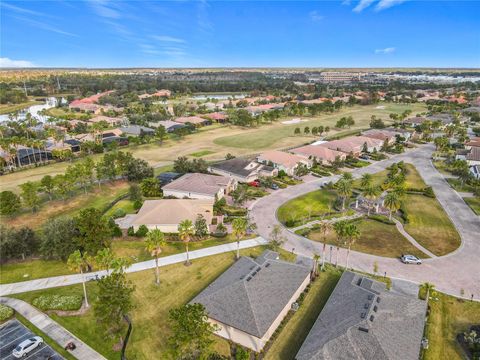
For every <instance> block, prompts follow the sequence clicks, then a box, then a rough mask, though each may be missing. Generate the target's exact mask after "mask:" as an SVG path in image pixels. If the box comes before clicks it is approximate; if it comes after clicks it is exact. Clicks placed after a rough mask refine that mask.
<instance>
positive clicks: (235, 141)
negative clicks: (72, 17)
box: [0, 103, 425, 191]
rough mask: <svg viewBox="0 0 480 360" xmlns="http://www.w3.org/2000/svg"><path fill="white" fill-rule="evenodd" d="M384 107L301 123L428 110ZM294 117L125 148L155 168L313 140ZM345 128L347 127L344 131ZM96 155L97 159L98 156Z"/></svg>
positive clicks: (10, 177)
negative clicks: (177, 161) (182, 159)
mask: <svg viewBox="0 0 480 360" xmlns="http://www.w3.org/2000/svg"><path fill="white" fill-rule="evenodd" d="M384 105H385V109H376V106H375V105H369V106H360V105H358V106H354V107H352V108H346V109H343V110H341V111H339V112H338V113H335V114H324V115H319V116H317V117H315V118H309V121H308V122H306V123H303V125H302V126H310V127H312V126H318V125H324V126H331V127H332V128H333V126H334V125H335V122H336V121H337V120H338V119H339V118H340V117H342V116H348V115H352V116H353V118H354V119H355V122H356V124H355V126H354V127H352V129H351V130H355V129H357V130H358V129H359V128H368V124H369V122H370V117H371V115H377V116H380V117H382V118H383V119H384V120H385V121H387V122H388V114H390V113H391V112H396V113H400V112H402V111H404V110H406V109H412V110H413V113H414V114H415V113H417V112H422V111H424V110H425V107H424V105H423V104H411V105H403V104H389V103H387V104H384ZM291 118H293V116H291V117H288V118H283V119H280V120H279V121H277V122H275V123H273V124H271V125H263V126H261V127H259V128H252V129H244V128H239V127H236V126H230V125H217V124H216V125H212V126H206V127H204V128H201V129H200V131H199V132H198V133H196V134H192V135H188V136H185V137H184V138H181V139H180V138H171V139H168V140H166V141H165V142H164V143H163V144H162V145H159V144H158V143H153V142H152V143H150V144H145V145H138V146H131V147H127V148H124V149H125V150H128V151H130V152H132V154H133V155H134V156H136V157H139V158H141V159H144V160H146V161H148V162H149V163H150V164H151V165H153V166H155V167H162V166H167V165H170V164H172V162H173V161H174V160H175V159H176V158H178V157H179V156H192V155H191V154H194V153H197V152H198V151H199V149H201V151H208V152H209V153H208V155H203V156H202V158H203V159H205V160H207V161H212V160H221V159H224V158H225V155H226V154H228V153H231V154H234V155H236V156H239V155H248V154H254V153H258V151H260V150H267V149H282V148H285V147H289V146H295V145H301V144H304V143H306V142H311V141H313V140H314V139H316V138H314V137H312V136H307V137H305V136H303V135H302V136H293V131H294V129H295V127H296V125H284V124H282V123H281V121H284V120H288V119H291ZM341 131H342V132H343V131H346V130H341ZM336 133H337V131H336V130H332V131H330V133H329V135H334V134H336ZM94 158H98V155H97V156H95V157H94ZM68 165H70V163H68V162H63V163H55V164H52V165H48V166H43V167H38V168H32V169H28V170H24V171H19V172H16V173H13V174H7V175H4V176H1V177H0V187H1V188H2V189H3V190H12V191H17V186H18V185H19V184H21V183H23V182H25V181H36V180H40V179H41V178H42V177H43V176H44V175H46V174H50V175H55V174H58V173H63V172H64V171H65V169H66V168H67V166H68Z"/></svg>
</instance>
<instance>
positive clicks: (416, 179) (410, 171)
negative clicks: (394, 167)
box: [353, 163, 427, 190]
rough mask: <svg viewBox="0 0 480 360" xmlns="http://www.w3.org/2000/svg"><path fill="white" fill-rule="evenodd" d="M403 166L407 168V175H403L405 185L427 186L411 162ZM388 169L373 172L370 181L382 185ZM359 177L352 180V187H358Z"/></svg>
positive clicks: (416, 187)
mask: <svg viewBox="0 0 480 360" xmlns="http://www.w3.org/2000/svg"><path fill="white" fill-rule="evenodd" d="M405 168H406V169H407V175H406V177H405V186H406V187H407V188H409V189H419V190H421V189H424V188H426V187H427V184H425V182H424V181H423V179H422V177H421V176H420V174H419V173H418V171H417V169H415V166H413V165H412V164H408V163H406V164H405ZM387 174H388V170H383V171H380V172H378V173H375V174H373V178H372V182H373V185H376V186H380V185H382V184H383V183H384V182H385V180H386V179H387ZM360 181H361V180H360V179H357V180H355V181H354V182H353V184H354V187H356V188H360Z"/></svg>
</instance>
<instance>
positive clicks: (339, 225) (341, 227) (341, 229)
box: [333, 221, 347, 267]
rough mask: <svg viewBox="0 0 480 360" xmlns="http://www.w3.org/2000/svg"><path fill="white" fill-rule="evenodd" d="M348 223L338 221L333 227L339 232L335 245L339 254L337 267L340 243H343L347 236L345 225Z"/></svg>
mask: <svg viewBox="0 0 480 360" xmlns="http://www.w3.org/2000/svg"><path fill="white" fill-rule="evenodd" d="M346 225H347V223H346V222H345V221H338V222H336V223H335V224H334V225H333V229H334V230H335V233H336V234H337V239H336V241H335V245H336V247H337V256H336V259H335V267H337V266H338V253H339V252H340V246H339V245H340V244H341V243H342V240H343V238H344V237H345V227H346Z"/></svg>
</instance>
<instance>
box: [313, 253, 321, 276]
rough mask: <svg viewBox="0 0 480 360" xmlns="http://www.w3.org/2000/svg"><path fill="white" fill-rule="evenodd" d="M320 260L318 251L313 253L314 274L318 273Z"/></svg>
mask: <svg viewBox="0 0 480 360" xmlns="http://www.w3.org/2000/svg"><path fill="white" fill-rule="evenodd" d="M318 260H320V255H319V254H317V253H314V254H313V276H317V275H318Z"/></svg>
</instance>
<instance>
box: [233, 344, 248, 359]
mask: <svg viewBox="0 0 480 360" xmlns="http://www.w3.org/2000/svg"><path fill="white" fill-rule="evenodd" d="M248 359H250V351H248V350H247V349H244V348H241V347H240V346H237V351H236V353H235V360H248Z"/></svg>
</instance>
